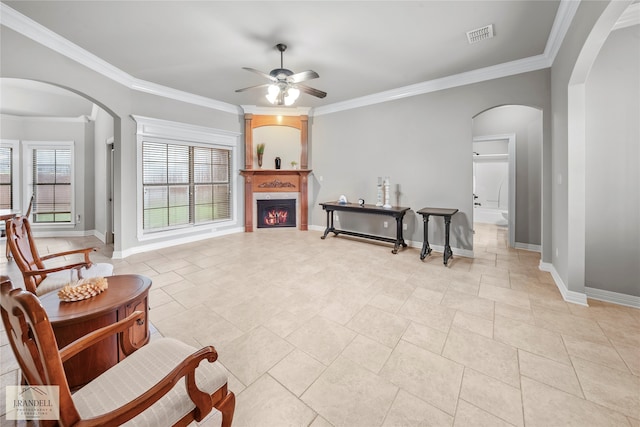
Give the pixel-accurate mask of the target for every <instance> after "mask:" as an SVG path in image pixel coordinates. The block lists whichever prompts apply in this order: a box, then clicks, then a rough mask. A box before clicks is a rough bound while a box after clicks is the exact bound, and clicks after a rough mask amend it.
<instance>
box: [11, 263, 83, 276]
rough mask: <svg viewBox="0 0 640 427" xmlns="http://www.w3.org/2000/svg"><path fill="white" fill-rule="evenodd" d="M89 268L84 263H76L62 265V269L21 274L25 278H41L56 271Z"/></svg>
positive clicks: (45, 269)
mask: <svg viewBox="0 0 640 427" xmlns="http://www.w3.org/2000/svg"><path fill="white" fill-rule="evenodd" d="M89 266H90V265H89V264H87V263H86V262H77V263H75V264H70V265H63V266H62V267H52V268H43V269H40V270H29V271H24V272H23V273H22V274H24V275H25V276H42V275H43V274H49V273H55V272H56V271H62V270H72V269H74V268H80V267H89Z"/></svg>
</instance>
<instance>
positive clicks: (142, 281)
mask: <svg viewBox="0 0 640 427" xmlns="http://www.w3.org/2000/svg"><path fill="white" fill-rule="evenodd" d="M107 282H108V283H109V287H108V288H107V289H106V290H105V291H104V292H102V293H101V294H100V295H96V296H95V297H92V298H89V299H86V300H83V301H75V302H62V301H60V299H59V298H58V293H57V292H50V293H48V294H45V295H43V296H42V297H40V302H41V304H42V306H43V307H44V308H45V310H46V312H47V315H48V316H49V321H50V322H51V326H52V328H53V332H54V334H55V336H56V340H57V342H58V348H62V347H64V346H66V345H67V344H70V343H71V342H73V341H75V340H76V339H78V338H80V337H81V336H84V335H86V334H88V333H89V332H92V331H95V330H96V329H98V328H101V327H103V326H107V325H110V324H113V323H115V322H117V321H119V320H122V319H124V318H125V317H127V316H128V315H129V314H131V313H133V312H134V311H136V310H139V311H142V312H144V313H145V316H144V320H143V321H141V322H139V323H138V324H137V325H134V326H132V327H131V328H129V330H127V331H125V332H124V333H122V334H118V335H113V336H111V337H108V338H106V339H104V340H102V341H101V342H99V343H96V344H94V345H92V346H91V347H89V348H87V349H85V350H83V351H81V352H80V353H78V354H77V355H75V356H74V357H72V358H71V359H69V360H68V361H67V362H65V364H64V370H65V372H66V374H67V381H68V382H69V387H71V388H78V387H81V386H83V385H85V384H87V383H88V382H89V381H91V380H93V379H94V378H96V377H97V376H98V375H100V374H102V373H103V372H105V371H106V370H108V369H109V368H111V367H112V366H114V365H115V364H116V363H118V362H119V361H121V360H123V359H124V358H125V357H127V356H128V355H130V354H131V353H133V352H134V351H136V350H137V349H139V348H140V347H142V346H144V345H145V344H147V343H148V342H149V337H150V334H149V322H148V317H149V316H148V315H149V288H150V287H151V279H149V278H148V277H145V276H140V275H135V274H127V275H121V276H110V277H107Z"/></svg>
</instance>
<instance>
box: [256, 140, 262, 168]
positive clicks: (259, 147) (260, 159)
mask: <svg viewBox="0 0 640 427" xmlns="http://www.w3.org/2000/svg"><path fill="white" fill-rule="evenodd" d="M256 153H257V154H258V167H260V168H261V167H262V156H264V144H258V146H257V147H256Z"/></svg>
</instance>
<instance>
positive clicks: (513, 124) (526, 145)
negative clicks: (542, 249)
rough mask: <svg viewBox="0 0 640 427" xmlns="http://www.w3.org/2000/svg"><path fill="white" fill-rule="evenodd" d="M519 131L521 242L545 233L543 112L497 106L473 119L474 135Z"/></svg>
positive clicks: (518, 231) (518, 221) (518, 219)
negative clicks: (543, 216) (543, 219)
mask: <svg viewBox="0 0 640 427" xmlns="http://www.w3.org/2000/svg"><path fill="white" fill-rule="evenodd" d="M510 133H515V134H516V230H515V231H516V233H515V240H516V242H517V243H525V244H529V245H540V243H541V236H542V193H541V190H542V111H541V110H538V109H535V108H531V107H524V106H521V105H508V106H503V107H499V108H494V109H491V110H489V111H485V112H484V113H482V114H480V115H478V116H476V117H475V118H474V119H473V136H474V137H477V136H484V135H499V134H510Z"/></svg>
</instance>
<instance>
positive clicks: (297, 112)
mask: <svg viewBox="0 0 640 427" xmlns="http://www.w3.org/2000/svg"><path fill="white" fill-rule="evenodd" d="M241 107H242V110H243V111H244V114H256V115H265V116H306V115H309V111H310V110H311V107H259V106H257V105H241Z"/></svg>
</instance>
